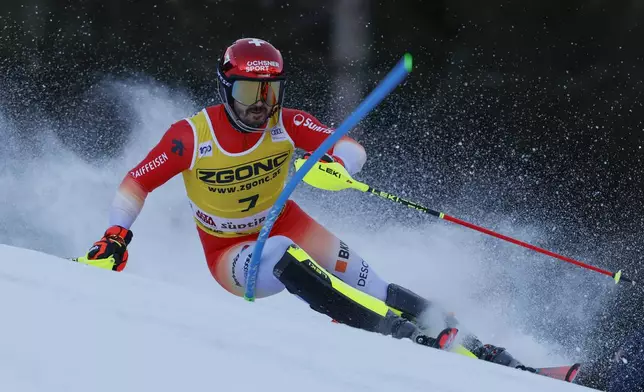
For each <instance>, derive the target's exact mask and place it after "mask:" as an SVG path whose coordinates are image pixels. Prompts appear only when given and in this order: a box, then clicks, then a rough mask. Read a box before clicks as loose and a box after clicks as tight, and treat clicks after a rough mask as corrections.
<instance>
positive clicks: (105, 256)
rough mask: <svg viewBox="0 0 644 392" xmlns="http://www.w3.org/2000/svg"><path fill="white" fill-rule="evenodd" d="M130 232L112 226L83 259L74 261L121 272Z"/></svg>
mask: <svg viewBox="0 0 644 392" xmlns="http://www.w3.org/2000/svg"><path fill="white" fill-rule="evenodd" d="M132 236H133V234H132V231H130V230H128V229H126V228H123V227H121V226H112V227H110V228H109V229H107V230H106V231H105V234H103V238H101V239H100V240H98V241H96V242H95V243H94V245H92V247H91V248H90V249H89V251H88V252H87V254H86V255H85V256H83V257H79V258H77V259H75V261H77V262H79V263H83V264H88V265H93V266H95V267H99V268H103V269H108V270H112V271H122V270H123V269H124V268H125V265H126V264H127V259H128V253H127V246H128V244H129V243H130V241H132Z"/></svg>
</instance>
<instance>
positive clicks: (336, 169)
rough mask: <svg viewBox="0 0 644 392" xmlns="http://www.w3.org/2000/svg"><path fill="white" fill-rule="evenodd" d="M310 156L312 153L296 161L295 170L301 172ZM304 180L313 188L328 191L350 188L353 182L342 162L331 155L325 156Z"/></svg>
mask: <svg viewBox="0 0 644 392" xmlns="http://www.w3.org/2000/svg"><path fill="white" fill-rule="evenodd" d="M310 156H311V153H308V152H307V153H306V154H304V156H303V157H302V158H299V159H296V160H295V169H296V170H300V168H301V167H302V165H304V162H305V161H306V160H307V159H308V158H309V157H310ZM303 180H304V182H306V183H307V184H309V185H311V186H314V187H316V188H318V189H323V190H326V191H340V190H343V189H347V188H350V187H351V185H350V184H352V181H353V180H352V178H351V176H350V175H349V173H348V172H347V169H345V167H344V164H343V162H342V160H341V159H340V158H338V157H336V156H334V155H331V154H324V155H323V156H322V158H321V159H320V160H319V161H318V164H316V165H315V166H314V167H313V168H312V169H311V170H309V171H308V172H307V173H306V175H305V176H304V178H303Z"/></svg>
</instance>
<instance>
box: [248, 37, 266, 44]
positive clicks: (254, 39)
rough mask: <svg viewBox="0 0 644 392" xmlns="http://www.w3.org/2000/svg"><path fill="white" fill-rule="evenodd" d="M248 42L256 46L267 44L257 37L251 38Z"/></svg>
mask: <svg viewBox="0 0 644 392" xmlns="http://www.w3.org/2000/svg"><path fill="white" fill-rule="evenodd" d="M248 43H249V44H254V45H255V46H262V44H265V43H266V42H265V41H262V40H259V39H256V38H253V39H251V40H249V41H248Z"/></svg>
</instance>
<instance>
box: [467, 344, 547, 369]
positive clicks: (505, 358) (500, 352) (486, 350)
mask: <svg viewBox="0 0 644 392" xmlns="http://www.w3.org/2000/svg"><path fill="white" fill-rule="evenodd" d="M471 351H472V354H474V355H476V357H477V358H478V359H482V360H484V361H487V362H492V363H496V364H498V365H503V366H507V367H511V368H516V369H521V370H526V371H529V372H532V373H536V369H534V368H531V367H527V366H524V365H523V364H522V363H521V362H519V361H517V360H516V359H515V358H514V357H513V356H512V355H510V353H509V352H507V350H506V349H505V348H503V347H498V346H494V345H491V344H481V345H480V346H479V347H478V348H476V349H474V350H471Z"/></svg>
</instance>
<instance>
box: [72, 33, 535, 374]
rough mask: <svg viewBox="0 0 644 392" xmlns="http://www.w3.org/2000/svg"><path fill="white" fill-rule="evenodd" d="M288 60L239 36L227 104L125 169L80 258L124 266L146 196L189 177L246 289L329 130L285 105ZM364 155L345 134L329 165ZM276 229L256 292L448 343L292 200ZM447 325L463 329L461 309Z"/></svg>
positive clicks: (205, 227) (226, 63) (225, 75)
mask: <svg viewBox="0 0 644 392" xmlns="http://www.w3.org/2000/svg"><path fill="white" fill-rule="evenodd" d="M283 69H284V63H283V59H282V55H281V54H280V52H279V51H278V50H277V49H275V48H274V47H273V46H272V45H271V44H270V43H268V42H266V41H263V40H260V39H255V38H253V39H240V40H237V41H235V42H234V43H233V44H232V45H231V46H229V47H228V48H227V49H226V51H225V53H224V55H223V57H222V59H221V60H220V61H219V63H218V69H217V76H218V86H219V88H218V89H219V96H220V98H221V100H222V102H223V103H222V104H219V105H216V106H212V107H208V108H206V109H204V110H202V111H201V112H199V113H198V114H196V115H195V116H193V117H190V118H186V119H183V120H181V121H179V122H177V123H175V124H173V125H172V126H171V127H170V128H169V129H168V130H167V131H166V133H165V134H164V135H163V137H162V138H161V141H160V142H159V143H158V144H157V145H156V146H155V147H154V148H152V150H151V151H150V152H149V154H148V155H147V156H146V157H145V158H144V159H143V160H142V161H141V162H140V163H139V164H138V165H137V166H135V167H134V168H133V169H132V170H130V171H129V172H128V173H127V175H126V176H125V179H124V180H123V182H122V183H121V185H120V187H119V189H118V191H117V193H116V196H115V198H114V201H113V203H112V206H111V210H110V215H109V225H110V227H109V228H108V229H107V230H106V231H105V233H104V236H103V237H102V238H101V239H100V240H99V241H97V242H96V243H94V245H93V246H92V247H91V248H90V250H89V251H88V253H87V254H86V255H85V256H84V257H80V258H78V259H77V260H78V261H79V262H81V263H85V264H89V265H94V266H97V267H101V268H105V269H111V270H115V271H121V270H122V269H123V268H124V267H125V265H126V263H127V261H128V251H127V245H128V244H129V243H130V241H131V240H132V231H131V230H130V227H131V226H132V224H133V223H134V221H135V219H136V218H137V216H138V214H139V213H140V211H141V209H142V208H143V204H144V201H145V199H146V197H147V195H148V194H149V193H150V192H152V191H153V190H154V189H156V188H158V187H159V186H161V185H163V184H164V183H165V182H166V181H168V180H169V179H171V178H172V177H174V176H175V175H177V174H181V175H182V176H183V180H184V184H185V188H186V193H187V197H188V201H189V204H190V206H191V208H192V212H193V215H194V219H195V222H196V225H197V232H198V234H199V237H200V239H201V243H202V245H203V249H204V253H205V256H206V260H207V263H208V267H209V269H210V271H211V273H212V275H213V277H214V278H215V280H216V281H217V282H219V284H221V286H222V287H223V288H225V289H226V290H227V291H229V292H231V293H232V294H235V295H238V296H243V294H244V289H245V283H246V271H247V269H248V263H249V262H250V259H251V256H252V251H253V248H254V243H255V240H256V238H257V235H258V232H259V230H260V229H261V227H262V224H263V222H264V221H265V219H266V216H267V214H268V212H269V210H270V209H271V207H272V205H273V204H274V203H275V201H276V199H277V197H278V195H279V194H280V192H281V191H282V189H283V187H284V184H285V182H286V180H287V174H288V164H289V162H290V161H291V158H292V156H293V153H294V149H295V148H300V149H302V150H304V151H313V150H315V149H316V148H317V147H318V146H319V145H320V144H321V143H322V142H323V141H324V139H325V138H326V137H327V136H328V135H329V134H331V133H333V129H331V128H329V127H327V126H325V125H323V124H322V123H320V122H319V121H318V120H317V119H316V118H315V117H313V116H312V115H310V114H309V113H306V112H303V111H301V110H296V109H289V108H284V107H282V101H283V99H284V85H285V83H286V77H285V73H284V70H283ZM305 156H306V154H305ZM365 161H366V153H365V150H364V148H363V147H362V146H361V145H360V144H358V143H357V142H356V141H355V140H353V139H351V138H349V137H343V138H342V139H341V140H340V141H338V142H337V143H336V144H335V145H334V146H333V148H332V149H331V150H329V151H328V152H327V154H326V155H325V157H324V159H323V160H322V161H321V164H325V165H342V166H343V167H344V168H345V169H346V170H347V171H348V172H349V174H351V175H353V174H355V173H357V172H358V171H360V169H361V168H362V166H363V165H364V163H365ZM271 234H272V235H271V237H270V238H268V239H267V241H266V243H265V247H264V252H263V253H262V256H261V260H260V267H259V273H258V277H257V285H256V296H257V297H258V298H261V297H267V296H270V295H273V294H276V293H279V292H280V291H282V290H284V288H286V289H287V290H288V291H290V292H291V293H294V294H296V295H297V296H299V297H300V298H302V299H303V300H305V301H306V302H307V303H308V304H309V305H310V307H311V308H312V309H314V310H316V311H319V312H322V313H324V314H326V315H328V316H329V317H331V318H333V319H334V320H336V321H338V322H340V323H344V324H347V325H350V326H353V327H357V328H362V329H365V330H368V331H373V332H379V333H382V334H384V335H391V336H393V337H395V338H409V339H411V340H413V341H414V342H416V343H419V344H423V345H429V346H434V347H437V346H441V342H437V340H436V338H433V337H431V336H430V334H429V332H428V331H429V327H427V326H424V325H423V324H422V322H421V318H422V317H421V316H422V315H423V313H424V312H425V311H426V310H427V309H428V308H429V307H430V306H431V304H430V302H429V301H427V300H425V299H424V298H422V297H420V296H418V295H416V294H415V293H413V292H412V291H410V290H408V289H406V288H403V287H401V286H399V285H396V284H393V283H388V282H386V281H384V280H383V279H382V278H380V277H379V276H378V275H377V274H376V272H375V271H374V269H373V267H372V266H370V265H369V264H368V263H367V262H365V261H364V260H363V259H362V258H361V257H360V256H359V255H358V253H357V252H356V251H355V250H353V249H351V248H350V247H349V246H348V245H347V244H345V243H344V242H342V241H341V240H340V239H338V238H337V237H336V236H334V235H333V234H332V233H331V232H329V231H328V230H327V229H326V228H324V227H323V226H321V225H320V224H319V223H317V222H316V221H315V220H313V219H312V218H311V217H310V216H309V215H307V214H306V213H305V212H304V211H303V210H302V209H301V208H300V207H299V206H298V205H297V204H296V203H295V202H294V201H292V200H289V201H288V202H287V203H286V205H285V206H284V208H283V209H282V211H281V213H280V215H279V218H278V219H277V221H276V223H275V225H274V227H273V230H272V232H271ZM441 322H442V321H441ZM444 322H445V326H447V327H454V326H455V320H454V319H453V318H449V317H446V319H445V321H444ZM463 345H464V346H465V347H466V348H467V349H468V350H470V351H471V352H472V353H474V355H476V356H477V357H478V358H480V359H484V360H487V361H492V362H495V363H499V364H503V365H507V366H511V367H520V368H524V367H523V366H522V365H521V363H519V362H518V361H516V360H515V359H514V358H513V357H512V356H511V355H510V354H509V353H508V352H507V351H505V350H504V349H503V348H500V347H495V346H492V345H483V344H482V343H481V342H480V341H479V340H478V339H476V338H475V337H474V336H472V335H468V336H467V337H466V339H465V340H464V342H463Z"/></svg>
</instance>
